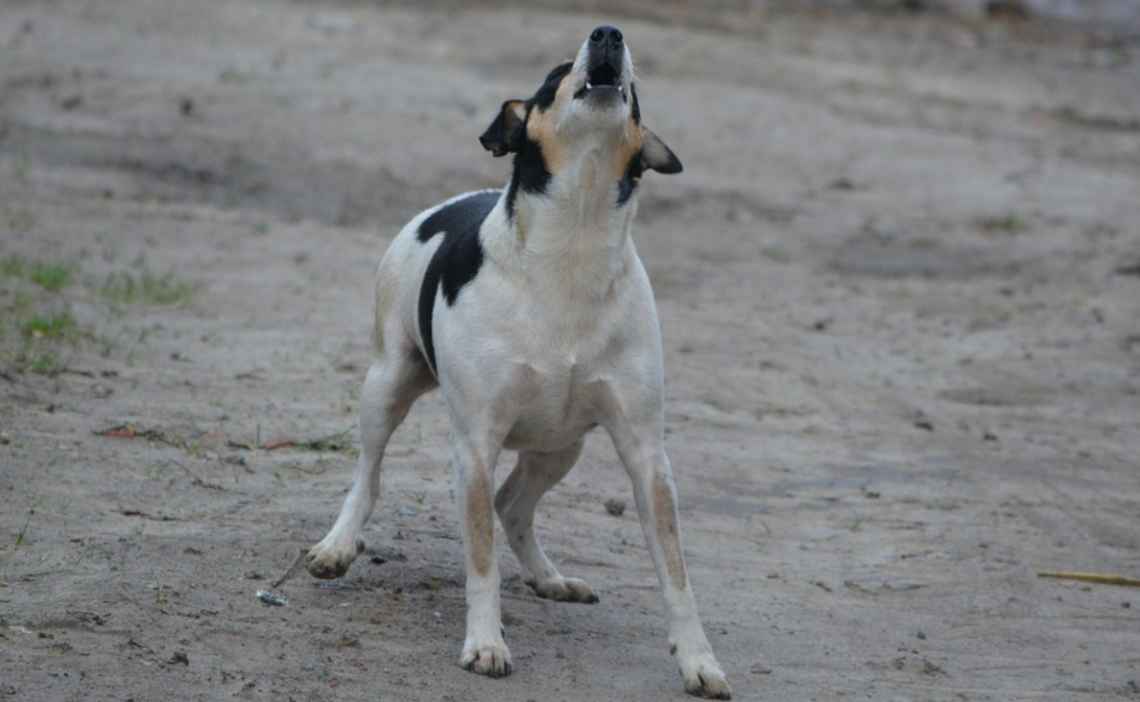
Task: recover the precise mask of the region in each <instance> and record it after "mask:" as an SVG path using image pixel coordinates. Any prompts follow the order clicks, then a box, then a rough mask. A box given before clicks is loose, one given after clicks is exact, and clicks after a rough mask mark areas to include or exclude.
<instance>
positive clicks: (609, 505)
mask: <svg viewBox="0 0 1140 702" xmlns="http://www.w3.org/2000/svg"><path fill="white" fill-rule="evenodd" d="M605 507H606V512H609V513H610V514H611V515H612V516H615V517H620V516H621V515H623V514H625V500H623V499H620V498H617V497H611V498H610V499H608V500H606V502H605Z"/></svg>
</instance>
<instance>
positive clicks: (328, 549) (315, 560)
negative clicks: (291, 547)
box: [305, 539, 364, 580]
mask: <svg viewBox="0 0 1140 702" xmlns="http://www.w3.org/2000/svg"><path fill="white" fill-rule="evenodd" d="M363 552H364V542H363V541H361V540H360V539H357V540H356V542H355V543H349V544H334V545H329V544H326V543H325V542H324V540H322V541H321V542H320V543H319V544H317V545H316V546H314V547H312V548H311V549H309V552H308V553H307V554H305V570H307V571H309V575H312V576H313V577H314V578H321V579H322V580H329V579H331V578H339V577H341V576H342V575H344V574H345V573H347V572H348V567H349V566H350V565H352V562H353V561H354V560H356V556H357V555H358V554H360V553H363Z"/></svg>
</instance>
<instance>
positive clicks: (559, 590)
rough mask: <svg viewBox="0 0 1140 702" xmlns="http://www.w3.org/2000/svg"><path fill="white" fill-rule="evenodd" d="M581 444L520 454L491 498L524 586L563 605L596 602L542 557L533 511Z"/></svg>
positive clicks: (584, 588)
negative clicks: (522, 574) (522, 573)
mask: <svg viewBox="0 0 1140 702" xmlns="http://www.w3.org/2000/svg"><path fill="white" fill-rule="evenodd" d="M581 452H582V442H581V440H579V441H577V442H576V443H575V444H574V445H573V446H571V447H569V448H566V449H563V450H562V451H558V452H555V453H533V452H522V453H520V454H519V460H518V464H517V465H516V466H515V469H514V471H512V472H511V474H510V476H509V477H508V478H507V479H506V481H505V482H503V485H502V487H500V488H499V491H498V493H497V494H496V495H495V511H496V512H498V513H499V521H501V522H502V524H503V530H504V531H506V533H507V539H508V540H509V541H510V544H511V550H513V551H514V552H515V556H516V557H518V559H519V561H520V562H521V563H522V564H523V567H524V568H526V569H527V571H528V572H529V573H530V579H529V580H528V581H527V584H528V585H530V586H531V588H532V589H533V590H534V591H535V594H537V595H538V596H539V597H545V598H546V599H550V600H561V601H563V602H586V603H593V602H597V601H598V596H597V595H595V594H594V591H593V590H591V589H590V586H589V585H587V584H586V583H585V582H584V581H582V580H579V579H577V578H566V577H563V576H562V574H561V573H559V572H558V569H557V568H556V567H555V566H554V564H553V563H551V562H550V559H549V558H547V557H546V554H545V553H544V552H543V551H542V546H541V545H539V543H538V539H537V538H536V537H535V533H534V509H535V507H536V506H537V505H538V501H539V500H540V499H541V498H542V496H543V495H544V494H545V493H546V491H547V490H549V489H550V488H552V487H554V485H555V484H556V483H557V482H558V481H559V480H561V479H562V478H563V476H565V475H566V473H568V472H569V471H570V469H571V468H572V467H574V462H575V461H577V460H578V455H579V454H581Z"/></svg>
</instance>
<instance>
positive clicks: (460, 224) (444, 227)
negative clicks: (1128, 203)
mask: <svg viewBox="0 0 1140 702" xmlns="http://www.w3.org/2000/svg"><path fill="white" fill-rule="evenodd" d="M501 194H502V193H501V192H500V191H498V190H489V191H485V192H481V193H475V194H474V195H470V196H468V197H465V198H463V199H462V200H457V201H455V202H453V203H451V204H449V205H445V206H444V207H441V208H440V209H438V210H436V211H435V212H433V213H432V214H431V215H430V216H429V217H428V218H427V219H425V220H424V221H423V222H422V223H420V227H419V231H418V232H417V234H416V238H417V239H418V240H419V241H421V242H424V243H427V242H428V241H430V240H431V239H432V238H433V237H434V236H436V235H437V234H440V233H442V234H443V241H442V242H440V244H439V248H438V249H436V250H435V254H434V255H433V256H432V257H431V261H430V262H429V263H428V267H427V272H426V273H424V280H423V283H422V284H421V285H420V304H419V308H418V309H417V313H418V314H417V316H418V320H419V325H420V337H421V338H422V339H423V341H424V354H425V355H426V356H427V362H428V365H429V366H431V369H432V371H433V372H434V371H435V370H436V367H435V344H434V343H433V341H432V331H431V320H432V313H433V311H434V309H435V298H436V291H437V290H439V289H440V287H441V286H442V287H443V297H444V299H446V300H447V305H448V306H449V307H450V306H452V305H454V304H455V299H456V298H457V297H459V291H460V290H461V289H462V288H463V286H464V285H466V284H467V283H469V282H471V281H472V280H473V279H474V278H475V274H476V273H478V272H479V267H480V266H481V265H483V245H482V244H480V243H479V228H480V227H481V226H482V225H483V220H485V219H487V215H488V214H490V213H491V210H492V209H494V207H495V203H496V202H498V200H499V196H500V195H501Z"/></svg>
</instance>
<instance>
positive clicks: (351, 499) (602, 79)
mask: <svg viewBox="0 0 1140 702" xmlns="http://www.w3.org/2000/svg"><path fill="white" fill-rule="evenodd" d="M480 142H481V143H482V144H483V146H484V147H485V148H486V149H487V150H488V151H490V152H491V153H492V154H494V155H495V156H504V155H506V154H508V153H510V154H514V168H513V170H512V172H511V178H510V181H509V183H508V184H507V186H506V188H504V189H503V190H486V191H482V192H474V193H467V194H465V195H460V196H458V197H456V198H453V199H451V200H448V201H447V202H445V203H443V204H441V205H438V206H436V207H433V208H431V209H429V210H427V211H425V212H422V213H420V214H419V215H417V216H416V217H415V218H414V219H412V221H411V222H409V223H408V224H407V226H405V227H404V228H403V230H402V231H401V232H400V233H399V235H398V236H397V237H396V238H395V240H393V242H392V244H391V246H390V247H389V249H388V252H387V254H385V256H384V259H383V260H382V261H381V262H380V267H379V271H378V274H377V283H376V316H375V331H374V336H375V343H376V347H377V351H378V356H377V360H376V361H375V363H374V364H373V365H372V367H371V368H370V369H369V371H368V376H367V379H366V380H365V382H364V390H363V392H362V395H361V402H360V432H361V440H362V444H363V450H362V452H361V455H360V462H359V464H358V466H357V468H356V474H355V478H354V481H353V485H352V489H351V491H350V492H349V494H348V497H347V498H346V499H345V501H344V506H343V507H342V509H341V511H340V516H339V517H337V520H336V523H335V524H334V525H333V527H332V529H331V530H330V531H329V533H328V535H326V536H325V537H324V538H323V539H322V540H321V541H320V543H318V544H317V545H315V546H313V547H312V549H310V551H309V552H308V554H307V557H306V565H307V568H308V570H309V572H310V573H311V574H312V575H314V576H316V577H318V578H335V577H339V576H341V575H344V573H345V571H346V570H347V569H348V566H349V564H350V563H351V562H352V561H353V559H354V558H356V556H357V554H358V553H359V552H360V551H361V550H362V549H363V542H361V541H360V540H359V534H360V529H361V527H362V526H363V525H364V522H365V520H367V519H368V516H369V514H371V512H372V508H373V505H374V504H375V503H376V498H377V497H378V496H379V491H380V463H381V459H382V457H383V454H384V447H385V445H386V444H387V442H388V438H389V437H390V436H391V434H392V432H393V431H394V430H395V429H396V427H397V426H398V425H399V424H400V422H401V421H402V420H403V418H404V416H405V415H406V414H407V412H408V410H409V409H410V408H411V406H412V403H413V402H414V401H415V400H416V398H417V397H419V396H420V395H421V394H423V393H424V392H426V391H428V390H431V389H433V388H435V387H439V388H440V389H441V391H442V392H443V396H444V399H445V400H446V403H447V409H448V414H449V415H450V419H451V427H452V438H451V448H452V465H453V469H454V473H455V487H456V495H457V502H458V507H459V523H460V525H461V529H462V533H463V546H464V552H465V560H466V567H467V636H466V639H465V640H464V642H463V653H462V655H461V656H460V659H459V662H460V664H461V665H463V666H464V667H465V668H467V669H468V670H471V671H473V672H476V673H481V674H483V675H489V676H492V677H498V676H503V675H508V674H509V673H510V672H511V654H510V651H509V650H508V649H507V644H506V642H504V640H503V631H502V628H501V625H500V609H499V568H498V565H497V563H496V560H495V555H494V514H495V513H498V515H499V519H500V521H501V523H502V525H503V529H504V531H505V532H506V534H507V537H508V539H509V540H510V545H511V549H512V550H513V551H514V553H515V555H516V556H517V557H518V559H519V561H520V562H521V563H522V565H523V566H524V567H525V568H526V570H527V571H528V572H529V574H530V580H529V584H530V586H531V587H532V588H533V589H534V591H535V593H536V594H537V595H538V596H539V597H545V598H550V599H554V600H562V601H568V602H587V603H588V602H597V601H598V597H597V595H595V594H594V591H593V590H592V589H591V588H590V586H589V585H587V584H586V583H585V582H583V581H582V580H579V579H577V578H570V577H566V576H563V575H562V574H561V573H560V572H559V571H558V569H557V568H556V567H555V565H554V564H553V563H552V562H551V561H550V559H549V558H547V556H546V554H545V553H543V550H542V548H541V546H540V545H539V543H538V541H537V539H536V538H535V533H534V510H535V506H536V505H537V504H538V501H539V499H540V498H541V497H542V495H543V493H545V492H546V491H547V490H549V489H550V488H551V487H552V486H554V484H555V483H557V482H558V481H559V480H561V479H562V477H563V476H565V475H566V473H567V472H569V470H570V468H571V467H572V466H573V465H574V462H575V461H576V460H577V458H578V454H579V452H580V451H581V449H582V440H583V437H584V435H585V434H586V432H588V431H590V430H591V429H593V428H594V427H597V426H601V427H603V428H604V429H605V430H606V432H607V433H608V434H609V435H610V438H611V439H612V440H613V443H614V446H615V448H616V449H617V453H618V456H619V457H620V458H621V461H622V463H623V464H624V465H625V469H626V471H627V472H628V474H629V477H630V479H631V480H632V481H633V490H634V497H635V499H636V502H637V509H638V512H639V515H640V517H641V525H642V528H643V530H644V531H645V538H646V541H647V542H648V545H649V552H650V554H651V555H652V558H653V563H654V565H655V566H656V569H657V575H658V578H659V579H660V581H661V587H662V589H663V590H664V595H665V609H666V613H667V615H668V620H669V643H670V650H671V652H672V654H673V655H674V656H675V657H676V660H677V664H678V665H679V666H680V669H681V677H682V678H683V679H684V683H685V689H686V690H687V691H689V692H690V693H693V694H696V695H702V696H705V697H712V698H719V699H729V696H730V691H729V686H728V683H727V682H726V681H725V677H724V673H723V672H722V671H721V668H720V665H719V664H718V663H717V661H716V658H715V657H714V656H713V652H712V647H711V646H709V642H708V639H707V638H706V637H705V633H704V629H703V628H702V626H701V622H700V618H699V617H698V615H697V607H696V603H695V601H694V598H693V592H692V589H691V587H690V585H689V577H688V574H687V572H686V569H685V559H684V556H683V553H682V549H681V540H680V528H679V526H678V523H677V497H676V495H677V492H676V489H675V487H674V482H673V475H672V469H671V468H670V465H669V458H668V457H667V456H666V455H665V447H664V441H663V438H664V409H663V402H664V392H663V389H662V387H663V371H662V360H661V336H660V330H659V327H658V323H657V310H656V308H655V306H654V302H653V291H652V290H651V289H650V287H649V278H648V276H647V275H646V273H645V268H644V267H643V266H642V264H641V259H639V258H638V255H637V250H636V249H635V247H634V243H633V239H632V238H631V236H630V229H631V226H632V223H633V218H634V215H635V214H636V212H637V189H638V184H639V182H640V180H641V177H642V175H643V174H644V172H645V171H647V170H652V171H658V172H659V173H679V172H680V171H681V162H680V161H679V160H678V159H677V157H676V156H675V155H674V154H673V152H672V151H670V150H669V147H667V146H666V145H665V143H664V142H662V141H661V139H660V138H658V137H657V135H655V134H654V133H653V132H651V131H650V130H649V129H647V128H646V127H645V125H644V124H642V115H641V110H640V107H639V105H638V102H637V90H636V88H635V86H634V80H633V64H632V62H631V58H630V53H629V49H628V48H627V47H626V45H625V43H624V41H623V39H622V34H621V32H620V31H619V30H618V29H617V28H615V27H608V26H607V27H598V28H597V29H595V30H594V31H593V32H592V33H591V34H590V36H589V37H587V39H586V41H585V42H583V44H582V47H581V49H580V50H579V51H578V55H577V57H576V58H575V59H574V61H573V62H569V63H565V64H562V65H560V66H558V67H556V68H555V69H554V70H552V71H551V72H550V74H549V75H548V76H547V77H546V80H545V81H544V82H543V84H542V85H541V87H539V89H538V92H536V93H535V94H534V96H533V97H531V98H530V99H529V100H508V101H507V102H505V103H503V106H502V109H501V110H500V112H499V115H498V117H496V118H495V120H494V122H492V123H491V126H490V127H489V128H488V129H487V131H486V132H484V134H483V135H482V136H481V137H480ZM504 448H506V449H512V450H516V451H518V463H517V464H516V466H515V468H514V471H512V472H511V474H510V476H509V477H508V478H507V479H506V481H505V482H504V483H503V485H502V487H500V488H499V490H498V492H497V493H494V492H493V487H494V469H495V463H496V461H497V459H498V457H499V452H500V451H501V450H502V449H504Z"/></svg>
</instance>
